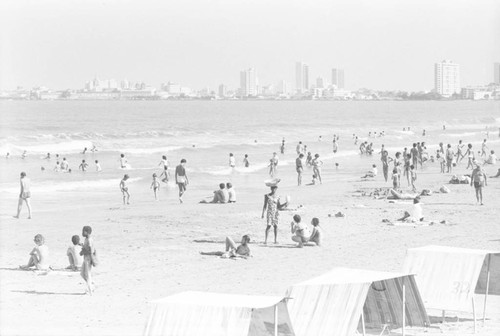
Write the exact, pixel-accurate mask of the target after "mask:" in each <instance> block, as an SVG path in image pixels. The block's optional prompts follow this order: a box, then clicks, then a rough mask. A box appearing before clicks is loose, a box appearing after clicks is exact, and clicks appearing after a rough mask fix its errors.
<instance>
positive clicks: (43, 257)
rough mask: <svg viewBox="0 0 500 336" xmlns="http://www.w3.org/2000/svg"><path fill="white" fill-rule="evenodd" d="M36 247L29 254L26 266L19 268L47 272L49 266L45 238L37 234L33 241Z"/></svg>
mask: <svg viewBox="0 0 500 336" xmlns="http://www.w3.org/2000/svg"><path fill="white" fill-rule="evenodd" d="M33 241H34V242H35V244H36V246H35V247H34V248H33V250H31V252H30V259H29V261H28V264H27V265H24V266H19V268H21V269H24V270H30V269H37V270H48V269H50V266H49V248H48V247H47V245H45V238H44V237H43V236H42V235H41V234H37V235H36V236H35V238H34V239H33Z"/></svg>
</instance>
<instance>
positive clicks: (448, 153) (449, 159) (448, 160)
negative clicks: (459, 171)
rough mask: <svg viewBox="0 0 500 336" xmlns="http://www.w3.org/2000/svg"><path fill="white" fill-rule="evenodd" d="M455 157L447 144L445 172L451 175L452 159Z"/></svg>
mask: <svg viewBox="0 0 500 336" xmlns="http://www.w3.org/2000/svg"><path fill="white" fill-rule="evenodd" d="M454 157H455V153H453V149H451V145H450V144H448V145H447V146H446V168H447V170H446V172H447V173H451V167H452V163H453V158H454Z"/></svg>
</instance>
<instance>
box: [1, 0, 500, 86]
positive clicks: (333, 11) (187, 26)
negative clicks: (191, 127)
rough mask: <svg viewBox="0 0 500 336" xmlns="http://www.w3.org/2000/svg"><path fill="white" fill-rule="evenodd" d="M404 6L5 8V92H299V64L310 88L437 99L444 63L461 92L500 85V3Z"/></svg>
mask: <svg viewBox="0 0 500 336" xmlns="http://www.w3.org/2000/svg"><path fill="white" fill-rule="evenodd" d="M401 3H402V2H401V1H396V0H384V1H377V2H376V3H374V2H369V1H362V0H354V1H349V2H347V1H326V0H325V1H324V0H318V1H315V2H314V3H311V4H309V3H307V4H306V3H302V2H300V1H282V0H277V1H273V2H272V3H268V2H264V1H261V0H256V1H252V2H251V3H250V2H248V1H239V0H238V1H229V0H218V1H216V2H213V3H210V4H207V3H203V2H200V1H194V0H187V1H185V2H183V3H182V4H180V3H176V2H173V1H168V0H167V1H144V2H141V3H137V2H133V1H127V0H124V1H116V0H108V1H100V2H98V1H87V2H74V1H61V0H51V1H44V2H32V1H27V0H18V1H12V0H6V1H2V3H1V4H0V34H1V39H0V43H1V48H0V50H1V51H0V67H1V68H0V70H1V73H2V76H0V90H7V89H14V88H15V87H16V86H18V85H21V86H25V87H35V86H39V85H45V86H48V87H51V88H54V89H65V88H74V87H80V85H79V83H81V81H82V80H85V78H88V77H89V74H99V76H100V77H103V78H125V77H126V78H134V79H136V80H139V81H144V82H146V83H152V84H153V85H156V86H157V85H159V83H162V82H165V81H166V80H169V81H172V82H177V83H183V85H185V86H187V87H191V88H194V89H197V88H202V87H206V86H209V87H211V88H217V87H218V85H220V84H221V83H224V84H226V85H227V86H229V87H237V86H238V84H239V78H238V76H234V74H238V73H239V72H240V71H241V69H244V68H249V67H253V68H255V69H258V71H259V80H260V82H261V83H277V82H279V81H281V80H285V81H287V82H290V83H295V78H294V70H293V69H294V64H295V62H296V61H297V60H304V62H307V64H309V66H310V70H309V71H310V73H309V81H310V83H312V82H314V79H315V78H317V77H323V78H326V79H328V78H329V77H330V76H329V73H330V71H331V69H332V68H334V67H335V68H337V67H338V68H340V69H344V70H345V72H346V73H348V74H349V81H348V85H346V86H347V87H348V88H351V89H356V88H362V87H367V88H373V89H378V90H383V89H387V90H394V89H399V90H406V91H425V90H430V89H432V87H433V70H432V65H433V64H434V63H435V62H436V61H438V60H442V59H453V60H454V61H455V62H456V63H458V64H460V65H461V81H462V84H463V85H464V86H467V85H479V84H484V83H489V82H491V81H492V75H491V64H492V63H494V62H498V60H499V59H500V30H499V29H498V23H499V22H500V20H499V17H500V2H498V1H493V0H479V1H476V2H474V3H473V4H471V3H470V2H461V1H451V0H443V1H438V2H436V1H430V0H424V1H404V2H403V4H404V5H401ZM464 46H467V48H464ZM34 50H35V51H36V52H33V51H34Z"/></svg>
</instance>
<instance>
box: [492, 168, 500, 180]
mask: <svg viewBox="0 0 500 336" xmlns="http://www.w3.org/2000/svg"><path fill="white" fill-rule="evenodd" d="M495 177H500V168H498V171H497V174H496V175H493V176H490V178H495Z"/></svg>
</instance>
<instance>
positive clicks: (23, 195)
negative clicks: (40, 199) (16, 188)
mask: <svg viewBox="0 0 500 336" xmlns="http://www.w3.org/2000/svg"><path fill="white" fill-rule="evenodd" d="M20 182H21V191H20V192H19V202H18V204H17V215H15V216H14V218H18V219H19V215H20V214H21V209H22V207H23V202H26V207H27V208H28V219H31V204H30V197H31V192H30V179H29V178H27V177H26V173H25V172H22V173H21V180H20Z"/></svg>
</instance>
